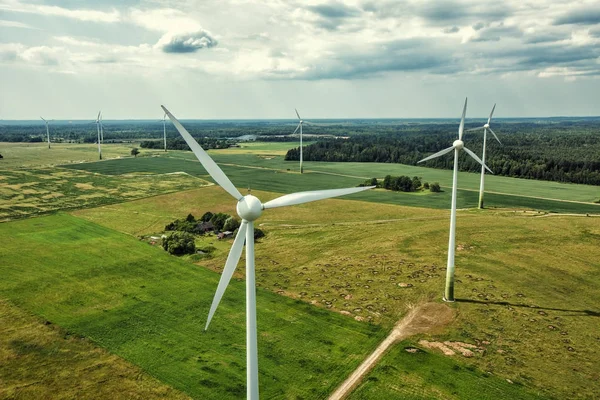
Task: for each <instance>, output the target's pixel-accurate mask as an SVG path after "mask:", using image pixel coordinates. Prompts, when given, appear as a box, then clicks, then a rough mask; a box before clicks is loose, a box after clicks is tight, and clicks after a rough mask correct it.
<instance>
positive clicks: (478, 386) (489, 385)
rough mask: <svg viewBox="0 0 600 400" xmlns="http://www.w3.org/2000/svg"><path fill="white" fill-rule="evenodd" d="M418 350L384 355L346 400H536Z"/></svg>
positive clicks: (528, 393) (466, 367) (487, 376)
mask: <svg viewBox="0 0 600 400" xmlns="http://www.w3.org/2000/svg"><path fill="white" fill-rule="evenodd" d="M407 348H408V349H417V348H419V346H418V345H415V344H414V343H412V342H411V341H404V342H402V343H400V344H398V345H397V346H396V347H394V348H393V349H392V350H391V351H390V352H389V353H387V354H386V355H385V356H384V358H383V359H382V361H381V362H380V363H379V364H378V365H377V366H376V367H375V368H374V369H373V371H371V373H370V374H369V375H368V377H367V378H366V379H365V380H364V381H363V383H362V384H361V385H360V386H359V387H357V388H356V389H355V391H354V392H353V393H352V394H351V395H350V396H349V397H348V399H349V400H358V399H360V400H369V399H373V400H380V399H398V398H401V399H407V400H423V399H440V398H443V399H481V400H492V399H500V400H503V399H539V398H540V396H539V394H536V393H534V392H532V391H528V390H524V388H523V385H522V384H520V383H519V382H517V383H514V382H513V383H509V382H508V381H506V380H504V379H501V378H499V377H496V376H494V375H490V374H488V373H487V372H485V371H481V370H478V369H476V368H473V367H472V366H470V365H468V364H464V363H463V362H460V361H459V362H456V361H454V360H452V359H450V358H448V357H444V356H442V355H441V354H437V353H434V352H430V351H428V350H423V349H420V350H419V351H417V352H416V353H410V352H407V351H406V349H407Z"/></svg>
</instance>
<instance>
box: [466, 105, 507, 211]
mask: <svg viewBox="0 0 600 400" xmlns="http://www.w3.org/2000/svg"><path fill="white" fill-rule="evenodd" d="M495 109H496V104H494V107H492V112H491V113H490V117H489V118H488V122H487V124H485V125H483V126H478V127H477V128H472V129H467V130H466V131H465V132H470V131H476V130H479V129H481V128H483V153H482V154H481V161H482V162H483V164H485V147H486V141H487V131H488V130H489V131H490V132H492V135H494V137H495V138H496V140H497V141H498V143H500V144H502V143H501V142H500V139H498V136H496V134H495V133H494V131H493V130H492V128H490V122H491V121H492V115H494V110H495ZM484 177H485V168H484V167H483V165H482V166H481V182H480V183H479V208H480V209H481V208H483V181H484Z"/></svg>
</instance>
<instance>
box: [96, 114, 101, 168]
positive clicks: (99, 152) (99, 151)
mask: <svg viewBox="0 0 600 400" xmlns="http://www.w3.org/2000/svg"><path fill="white" fill-rule="evenodd" d="M101 112H102V111H99V112H98V116H97V117H96V128H97V129H98V156H99V157H100V159H101V160H102V145H101V144H100V125H101V124H102V123H101V121H100V113H101Z"/></svg>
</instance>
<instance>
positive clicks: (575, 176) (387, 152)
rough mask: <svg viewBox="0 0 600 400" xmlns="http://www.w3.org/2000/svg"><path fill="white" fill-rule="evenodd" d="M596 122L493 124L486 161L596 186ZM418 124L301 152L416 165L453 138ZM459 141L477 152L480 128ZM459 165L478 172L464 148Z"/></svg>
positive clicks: (505, 171) (451, 132) (445, 129)
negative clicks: (493, 135) (494, 136)
mask: <svg viewBox="0 0 600 400" xmlns="http://www.w3.org/2000/svg"><path fill="white" fill-rule="evenodd" d="M599 125H600V124H595V125H593V124H591V123H590V122H587V123H586V124H567V123H561V124H532V123H527V124H506V123H503V124H496V126H494V131H495V132H496V133H497V134H498V135H499V137H500V140H502V143H503V144H502V145H499V144H498V143H497V142H496V141H495V140H494V138H493V137H492V136H491V135H490V134H489V133H488V140H487V151H486V164H487V165H488V166H489V167H490V168H491V170H492V171H494V173H495V174H497V175H504V176H511V177H517V178H526V179H539V180H549V181H557V182H571V183H583V184H591V185H600V158H599V157H598V154H600V135H599V134H598V130H599V127H600V126H599ZM592 126H593V127H594V128H592ZM418 127H420V129H418V130H413V131H409V130H408V129H405V130H403V131H402V132H398V133H395V134H387V135H358V136H352V137H350V138H349V139H347V140H339V139H338V140H336V139H329V140H320V141H318V142H316V143H313V144H311V145H309V146H305V147H304V150H303V157H304V160H305V161H330V162H334V161H335V162H381V163H401V164H407V165H416V164H417V162H418V161H419V160H421V159H423V158H425V157H426V156H428V155H430V154H432V153H435V152H438V151H440V150H443V149H445V148H447V147H448V146H450V145H451V144H452V142H453V141H454V140H455V139H456V133H455V131H456V126H454V125H452V126H446V125H444V124H440V125H438V126H434V125H423V126H421V125H418ZM467 128H468V127H467ZM413 129H414V127H413ZM464 140H465V144H466V146H467V147H469V149H471V150H473V151H474V152H475V153H477V154H481V149H482V146H483V134H482V132H477V131H476V132H468V133H467V134H466V135H465V138H464ZM285 159H286V160H290V161H297V160H299V148H294V149H291V150H289V151H288V152H287V154H286V156H285ZM453 161H454V159H453V157H451V155H449V156H446V157H439V158H436V159H434V160H430V161H428V162H427V163H425V165H427V166H428V167H433V168H441V169H452V167H453ZM419 165H421V164H419ZM459 167H460V170H461V171H471V172H480V171H481V166H480V165H479V164H478V163H477V162H476V161H475V160H473V159H471V157H468V156H466V155H465V154H464V153H461V155H460V160H459Z"/></svg>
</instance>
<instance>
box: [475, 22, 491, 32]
mask: <svg viewBox="0 0 600 400" xmlns="http://www.w3.org/2000/svg"><path fill="white" fill-rule="evenodd" d="M486 26H488V24H485V23H483V22H478V23H476V24H475V25H473V29H475V30H476V31H478V30H480V29H483V28H485V27H486Z"/></svg>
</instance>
